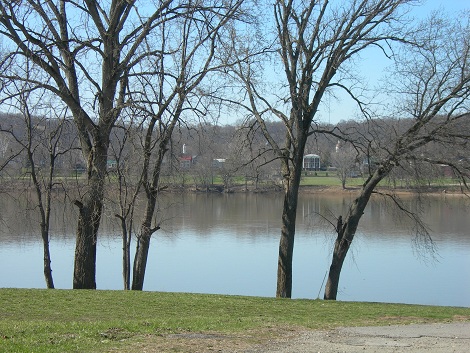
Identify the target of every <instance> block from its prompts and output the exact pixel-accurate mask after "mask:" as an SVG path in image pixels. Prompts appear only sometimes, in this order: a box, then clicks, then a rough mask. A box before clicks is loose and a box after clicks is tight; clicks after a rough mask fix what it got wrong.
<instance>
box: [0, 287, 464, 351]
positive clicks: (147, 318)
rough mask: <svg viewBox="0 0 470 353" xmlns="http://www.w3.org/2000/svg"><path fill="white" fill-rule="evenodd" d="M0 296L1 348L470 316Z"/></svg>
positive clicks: (261, 303) (108, 347)
mask: <svg viewBox="0 0 470 353" xmlns="http://www.w3.org/2000/svg"><path fill="white" fill-rule="evenodd" d="M0 302H1V307H0V352H35V353H40V352H131V351H133V350H135V351H143V349H144V348H145V347H146V346H147V344H149V343H148V342H152V344H153V345H154V346H155V345H156V346H158V345H160V346H158V347H160V348H158V349H157V350H151V351H154V352H156V351H169V352H170V351H196V350H195V349H194V350H193V349H191V350H188V347H186V348H180V350H177V349H176V348H175V347H174V346H172V345H173V344H174V342H173V343H171V342H170V343H168V341H167V340H168V337H170V336H172V335H175V334H176V335H182V334H184V335H192V334H201V333H204V334H206V335H207V334H211V335H214V334H217V335H221V336H223V337H233V336H237V337H244V339H249V340H258V341H262V340H263V339H267V338H272V337H273V335H274V336H275V335H278V334H279V332H281V331H282V330H283V329H288V328H293V327H296V328H299V327H300V328H304V329H325V328H333V327H338V326H359V325H387V324H391V323H393V324H396V323H404V324H405V323H415V322H416V323H417V322H435V321H436V322H437V321H439V322H441V321H452V320H455V319H457V318H458V319H460V320H462V319H463V320H470V308H451V307H434V306H417V305H398V304H377V303H353V302H332V301H322V300H279V299H274V298H259V297H240V296H223V295H200V294H182V293H159V292H158V293H156V292H134V291H87V290H75V291H73V290H40V289H31V290H30V289H0ZM168 344H170V345H169V346H168ZM161 345H163V346H161ZM162 347H164V348H162ZM165 347H166V348H165Z"/></svg>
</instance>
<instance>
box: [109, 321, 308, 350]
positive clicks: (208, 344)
mask: <svg viewBox="0 0 470 353" xmlns="http://www.w3.org/2000/svg"><path fill="white" fill-rule="evenodd" d="M304 331H305V328H295V327H294V328H292V327H288V328H286V327H269V328H263V329H257V330H252V331H243V332H242V333H239V334H224V333H220V332H179V333H169V334H155V335H146V336H140V337H134V338H133V339H131V340H127V341H126V342H122V346H121V347H119V348H117V349H115V350H113V351H112V352H119V353H130V352H146V353H167V352H180V353H183V352H184V353H187V352H191V353H206V352H223V353H229V352H231V353H236V352H256V351H259V350H260V349H261V350H262V349H263V347H266V346H270V345H272V344H273V343H275V342H277V341H285V340H287V339H290V338H294V337H297V336H299V335H300V334H301V333H302V332H304Z"/></svg>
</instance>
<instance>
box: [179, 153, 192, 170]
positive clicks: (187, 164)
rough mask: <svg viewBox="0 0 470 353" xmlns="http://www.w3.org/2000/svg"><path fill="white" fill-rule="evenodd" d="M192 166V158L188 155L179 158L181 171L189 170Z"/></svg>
mask: <svg viewBox="0 0 470 353" xmlns="http://www.w3.org/2000/svg"><path fill="white" fill-rule="evenodd" d="M192 164H193V157H192V156H189V155H182V156H180V168H181V169H189V168H191V165H192Z"/></svg>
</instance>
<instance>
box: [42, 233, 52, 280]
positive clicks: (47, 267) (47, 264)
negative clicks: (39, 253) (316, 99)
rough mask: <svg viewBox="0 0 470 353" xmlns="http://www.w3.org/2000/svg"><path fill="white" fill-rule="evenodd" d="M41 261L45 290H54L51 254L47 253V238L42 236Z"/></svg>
mask: <svg viewBox="0 0 470 353" xmlns="http://www.w3.org/2000/svg"><path fill="white" fill-rule="evenodd" d="M43 249H44V251H43V253H44V256H43V259H44V265H43V269H44V278H45V280H46V285H47V288H49V289H54V280H53V278H52V268H51V253H50V251H49V238H48V237H47V238H45V237H44V236H43Z"/></svg>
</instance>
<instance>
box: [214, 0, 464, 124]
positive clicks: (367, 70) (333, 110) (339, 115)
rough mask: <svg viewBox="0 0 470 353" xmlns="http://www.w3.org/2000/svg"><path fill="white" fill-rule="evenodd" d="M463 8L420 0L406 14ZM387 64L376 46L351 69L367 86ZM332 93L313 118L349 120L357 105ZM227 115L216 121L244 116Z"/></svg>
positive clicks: (448, 1)
mask: <svg viewBox="0 0 470 353" xmlns="http://www.w3.org/2000/svg"><path fill="white" fill-rule="evenodd" d="M466 9H467V10H470V1H468V0H427V1H426V0H423V1H422V5H419V6H415V7H413V8H412V11H411V13H410V15H411V16H412V17H413V18H416V20H422V19H424V18H426V17H428V16H429V15H430V14H431V13H432V12H433V11H439V12H441V13H448V14H449V16H452V15H453V14H457V13H459V12H461V11H463V10H466ZM390 65H392V62H391V61H390V59H387V58H386V57H385V56H384V55H383V54H382V53H381V52H380V51H379V50H377V49H376V50H367V51H365V52H363V53H361V56H360V58H358V59H357V60H356V61H355V62H354V68H355V69H356V68H358V69H359V76H360V78H361V84H364V85H365V86H367V87H373V86H377V85H378V83H379V81H380V79H381V78H383V77H384V75H385V70H384V69H385V68H386V67H388V66H390ZM281 79H282V77H281ZM335 95H336V96H337V98H338V99H335V98H328V97H324V100H323V102H322V103H323V104H322V105H321V106H320V110H319V112H318V115H317V117H316V120H317V121H321V122H327V123H328V122H329V123H331V124H336V123H338V122H339V121H341V120H350V119H354V118H356V117H357V116H358V111H357V105H356V103H355V102H354V101H353V100H352V99H350V98H349V97H348V96H347V95H346V94H345V93H342V92H335ZM228 115H229V116H230V117H228V116H227V115H225V114H224V115H223V117H222V118H221V119H220V120H219V123H220V124H233V123H236V122H237V121H238V120H239V118H240V117H241V116H244V112H243V113H242V114H241V116H239V117H238V118H237V117H235V116H233V115H231V114H228Z"/></svg>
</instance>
